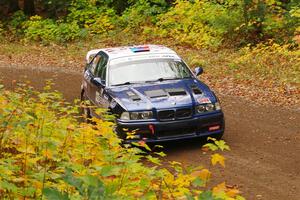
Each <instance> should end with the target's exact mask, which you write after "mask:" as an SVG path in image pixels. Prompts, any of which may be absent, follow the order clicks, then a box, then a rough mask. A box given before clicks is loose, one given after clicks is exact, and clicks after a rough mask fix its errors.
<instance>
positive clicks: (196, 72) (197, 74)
mask: <svg viewBox="0 0 300 200" xmlns="http://www.w3.org/2000/svg"><path fill="white" fill-rule="evenodd" d="M202 73H203V68H202V67H196V68H195V74H196V76H199V75H200V74H202Z"/></svg>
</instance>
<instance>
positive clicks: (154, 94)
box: [145, 90, 168, 98]
mask: <svg viewBox="0 0 300 200" xmlns="http://www.w3.org/2000/svg"><path fill="white" fill-rule="evenodd" d="M145 94H146V95H147V96H148V97H150V98H160V97H167V96H168V94H167V93H166V92H165V91H164V90H148V91H145Z"/></svg>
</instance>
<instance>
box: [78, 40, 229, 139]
mask: <svg viewBox="0 0 300 200" xmlns="http://www.w3.org/2000/svg"><path fill="white" fill-rule="evenodd" d="M86 61H87V65H86V67H85V70H84V75H83V82H82V86H81V99H82V100H89V101H90V102H91V103H92V104H93V105H94V106H96V107H101V108H107V109H108V110H109V111H110V112H111V113H113V114H115V115H116V116H117V119H116V124H117V126H116V131H117V134H118V135H119V136H120V137H121V138H123V139H124V140H125V141H126V142H133V141H139V140H144V141H145V142H147V143H152V142H162V141H171V140H183V139H193V138H194V139H195V138H200V137H207V136H211V137H216V138H221V137H222V135H223V132H224V115H223V112H222V110H221V107H220V103H219V101H218V98H217V97H216V95H215V94H214V92H213V91H211V90H210V88H209V87H208V86H207V85H205V84H204V83H203V82H201V81H200V80H198V79H197V76H198V75H200V74H201V73H202V72H203V70H202V68H201V67H197V68H195V71H194V72H192V71H191V70H190V69H189V67H188V66H187V64H186V63H185V62H184V61H183V60H182V59H181V58H180V57H179V56H178V55H177V53H176V52H174V51H173V50H171V49H169V48H167V47H165V46H162V45H142V46H125V47H116V48H105V49H95V50H91V51H89V52H88V53H87V55H86ZM84 111H85V114H86V115H87V116H89V117H90V116H96V114H95V112H94V110H93V109H91V108H88V107H85V109H84ZM132 131H134V132H135V134H134V135H133V136H131V137H130V139H128V138H127V137H126V136H127V133H128V132H132Z"/></svg>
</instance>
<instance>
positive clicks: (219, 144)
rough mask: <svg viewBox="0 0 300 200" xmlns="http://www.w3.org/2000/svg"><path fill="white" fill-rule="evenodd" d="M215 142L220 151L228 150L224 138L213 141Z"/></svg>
mask: <svg viewBox="0 0 300 200" xmlns="http://www.w3.org/2000/svg"><path fill="white" fill-rule="evenodd" d="M215 144H216V145H217V146H218V147H219V149H221V150H222V151H224V150H228V151H229V150H230V148H229V146H228V145H227V144H226V142H225V141H224V140H219V141H215Z"/></svg>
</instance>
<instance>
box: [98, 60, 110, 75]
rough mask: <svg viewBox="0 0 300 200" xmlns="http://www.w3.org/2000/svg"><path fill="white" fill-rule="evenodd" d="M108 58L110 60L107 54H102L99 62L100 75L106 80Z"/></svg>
mask: <svg viewBox="0 0 300 200" xmlns="http://www.w3.org/2000/svg"><path fill="white" fill-rule="evenodd" d="M107 60H108V57H107V56H106V55H102V59H101V61H100V62H99V66H98V68H99V69H98V76H99V77H100V78H101V80H105V79H106V66H107Z"/></svg>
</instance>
